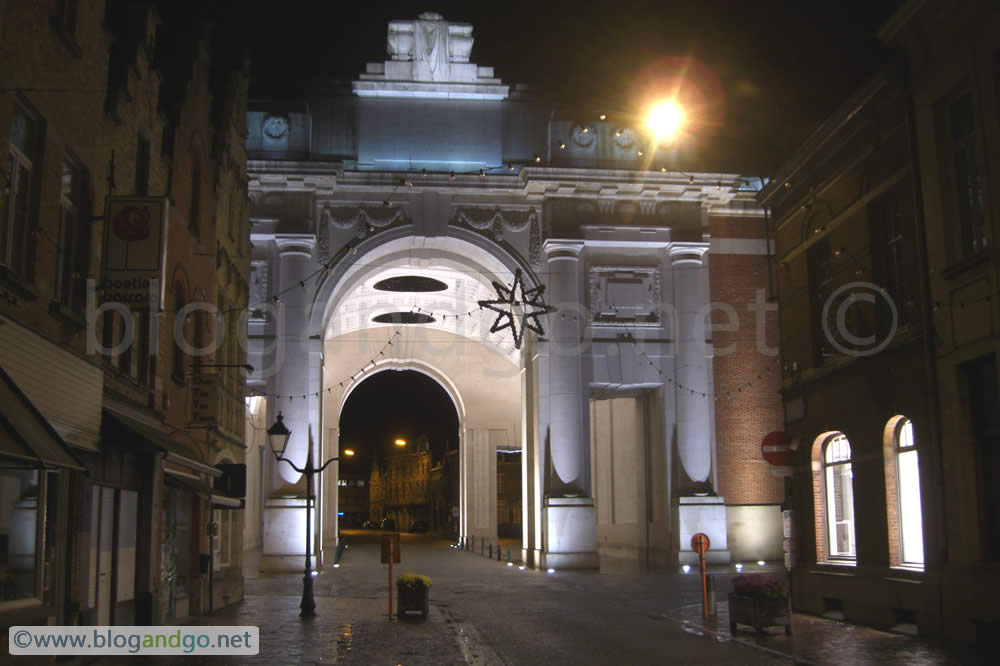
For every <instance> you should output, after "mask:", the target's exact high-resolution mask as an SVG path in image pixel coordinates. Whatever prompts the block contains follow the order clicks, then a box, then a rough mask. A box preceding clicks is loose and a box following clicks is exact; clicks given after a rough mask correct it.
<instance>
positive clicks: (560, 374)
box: [542, 241, 599, 569]
mask: <svg viewBox="0 0 1000 666" xmlns="http://www.w3.org/2000/svg"><path fill="white" fill-rule="evenodd" d="M544 249H545V252H546V254H547V255H548V268H549V278H548V279H549V281H548V285H547V288H546V296H547V302H549V303H551V304H553V305H555V306H556V307H557V308H559V312H558V313H556V314H554V315H551V316H549V317H548V322H549V327H550V330H549V336H548V337H549V343H548V345H546V346H547V348H548V352H549V354H548V366H549V373H548V385H547V389H548V403H549V419H548V421H549V427H548V433H547V434H548V437H547V440H548V441H547V442H546V446H545V450H546V453H547V457H548V459H549V461H550V464H551V467H548V466H543V469H542V473H543V474H548V475H549V476H548V483H547V484H546V486H545V502H544V505H545V506H544V536H545V563H544V566H546V567H553V568H564V569H565V568H592V567H597V566H598V565H599V562H598V557H597V518H596V515H595V512H594V500H593V498H592V496H591V484H590V442H589V439H588V438H587V437H586V436H585V435H586V432H587V430H586V427H585V425H584V417H585V415H586V413H587V412H586V409H585V407H586V401H587V397H588V395H587V394H588V391H587V387H586V386H584V382H583V371H582V359H581V352H582V347H581V344H582V339H583V326H584V308H583V304H584V293H583V288H582V284H583V279H582V266H581V263H580V252H581V251H582V250H583V243H582V242H581V241H547V242H546V243H545V247H544Z"/></svg>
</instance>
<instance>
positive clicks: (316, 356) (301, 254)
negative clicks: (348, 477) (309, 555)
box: [261, 234, 323, 571]
mask: <svg viewBox="0 0 1000 666" xmlns="http://www.w3.org/2000/svg"><path fill="white" fill-rule="evenodd" d="M274 241H275V243H276V244H277V246H278V253H279V256H278V266H277V270H276V271H275V272H276V274H277V278H278V279H277V281H276V282H277V283H276V284H275V290H274V293H276V294H277V293H278V292H281V291H284V290H286V289H288V291H286V292H285V293H283V294H281V296H280V301H281V303H280V304H279V305H278V306H277V307H278V313H277V323H278V325H277V329H276V331H275V337H276V338H277V340H276V342H277V348H276V351H275V355H276V356H275V365H276V373H275V376H274V378H273V380H272V387H273V388H272V393H273V394H274V395H276V396H279V397H278V398H277V399H276V400H275V404H274V405H273V407H271V408H270V409H268V412H269V413H268V422H267V426H268V427H269V426H270V425H272V424H273V423H274V419H275V418H276V416H277V414H278V412H279V411H280V412H281V414H282V416H283V417H284V422H285V426H286V427H288V429H289V430H291V432H292V434H291V437H290V438H289V440H288V446H287V448H286V449H285V457H286V458H288V459H290V460H291V461H293V462H294V463H295V464H296V465H298V466H299V467H304V466H305V462H306V450H307V447H308V443H309V433H310V431H311V432H312V438H313V456H315V457H314V460H315V461H316V462H317V463H318V464H321V463H322V462H323V461H322V460H320V459H319V453H320V451H319V443H320V437H321V434H320V432H319V412H320V402H321V401H320V398H318V397H317V396H316V395H315V394H316V393H317V392H318V391H319V389H320V374H321V369H322V341H321V340H311V339H310V338H309V308H310V304H311V302H312V296H313V291H312V287H313V286H314V284H313V283H314V280H310V279H309V277H310V276H311V275H312V274H313V273H314V272H315V271H316V270H317V268H319V265H318V264H317V263H316V262H315V261H314V260H313V246H314V245H315V242H316V239H315V237H314V236H313V235H312V234H285V235H278V236H275V239H274ZM300 283H304V284H306V285H307V286H308V287H309V288H308V289H304V288H302V287H301V284H300ZM271 469H272V474H271V488H270V489H269V492H268V495H267V496H266V498H265V506H264V515H263V520H262V522H263V525H262V529H263V534H262V541H263V553H262V558H261V569H262V570H265V571H275V570H292V571H297V570H301V568H302V555H303V554H304V553H305V532H306V530H305V525H306V518H305V513H306V507H305V498H304V483H303V484H302V485H303V487H302V488H301V489H297V490H296V491H295V494H296V496H295V497H275V494H281V495H288V494H292V491H291V489H290V488H289V486H290V484H296V483H298V482H299V481H300V480H301V475H300V474H299V473H298V472H296V471H295V470H294V469H292V467H291V466H290V465H288V464H287V463H284V462H279V463H276V464H274V465H273V466H272V468H271ZM314 481H318V479H316V478H314ZM282 489H284V490H282ZM314 508H316V509H317V510H316V511H313V513H312V521H311V522H312V534H313V535H314V539H315V541H314V543H313V552H314V553H318V549H317V548H316V546H317V545H318V543H319V542H320V541H321V538H320V537H319V535H320V534H321V532H320V529H318V528H319V516H320V512H319V511H318V509H319V507H318V506H315V507H314ZM313 566H315V564H314V565H313Z"/></svg>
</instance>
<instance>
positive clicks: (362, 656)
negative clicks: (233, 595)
mask: <svg viewBox="0 0 1000 666" xmlns="http://www.w3.org/2000/svg"><path fill="white" fill-rule="evenodd" d="M332 579H333V577H332V576H326V575H320V576H318V577H317V578H316V579H315V600H316V617H314V618H311V619H308V620H306V619H302V618H300V617H299V602H300V601H301V590H302V577H301V576H297V575H272V576H262V577H260V578H255V579H247V582H246V597H245V598H244V599H243V601H241V602H240V603H237V604H233V605H232V606H228V607H226V608H223V609H220V610H217V611H216V612H215V613H213V614H212V615H207V616H199V617H193V618H189V619H188V621H187V622H186V624H194V625H216V626H225V625H234V626H235V625H253V626H257V627H259V628H260V654H257V655H255V656H185V657H183V664H184V666H220V665H227V666H228V665H232V666H236V665H237V664H274V665H286V664H287V665H292V664H304V665H306V666H313V665H327V664H355V665H358V666H360V665H364V666H369V665H372V664H385V665H390V664H391V665H393V666H394V665H395V664H407V665H408V666H430V665H432V664H448V665H451V664H466V663H470V661H469V660H467V658H466V656H465V655H463V650H462V649H461V647H460V644H459V641H458V639H457V637H456V630H455V629H453V626H452V625H453V623H452V621H451V620H450V619H449V618H447V617H446V616H445V614H446V612H447V611H444V612H443V611H442V608H441V606H440V605H436V604H432V605H431V609H430V614H429V615H428V617H427V619H426V620H420V619H419V616H417V618H416V619H412V620H411V619H406V620H403V621H400V620H397V619H396V617H395V616H393V617H391V618H389V617H388V611H389V608H388V602H387V600H386V598H385V596H384V595H383V596H382V597H379V598H375V597H372V598H350V597H334V596H333V594H332V590H331V586H332V583H333V581H332ZM78 659H79V661H76V660H74V662H73V663H78V664H86V666H104V665H106V664H107V665H111V664H117V665H125V664H129V665H131V666H135V664H136V663H137V661H136V659H135V657H129V656H115V657H80V658H78ZM179 659H180V658H179V657H176V656H146V657H143V658H142V663H143V664H153V665H166V664H176V663H178V662H179ZM17 663H27V662H20V661H19V662H17ZM38 663H41V662H38ZM49 663H51V661H50V662H49ZM479 663H482V662H479Z"/></svg>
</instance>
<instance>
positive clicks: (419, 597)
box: [396, 583, 430, 620]
mask: <svg viewBox="0 0 1000 666" xmlns="http://www.w3.org/2000/svg"><path fill="white" fill-rule="evenodd" d="M429 599H430V590H429V589H428V588H426V587H424V586H422V585H412V586H411V585H403V584H401V583H397V584H396V600H397V609H396V617H398V618H399V619H403V617H404V616H405V615H406V613H407V612H408V611H415V612H418V613H420V614H421V616H422V617H423V619H425V620H426V619H427V611H428V609H429Z"/></svg>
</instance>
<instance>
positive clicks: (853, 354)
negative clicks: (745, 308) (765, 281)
mask: <svg viewBox="0 0 1000 666" xmlns="http://www.w3.org/2000/svg"><path fill="white" fill-rule="evenodd" d="M879 38H880V39H881V40H882V41H883V42H884V43H885V44H886V45H887V46H889V47H891V48H892V49H893V50H894V51H895V52H896V55H897V58H896V59H895V60H896V62H895V63H894V64H893V65H891V66H889V67H888V68H887V69H886V70H884V71H883V72H881V73H879V74H878V75H877V76H875V77H874V78H873V79H872V80H871V81H870V82H869V83H868V84H867V85H866V86H864V87H863V88H861V89H859V90H858V91H857V92H856V93H855V94H854V95H853V96H852V98H851V99H850V100H848V101H847V102H846V103H845V104H844V106H843V107H842V108H841V109H840V110H839V111H838V112H837V113H835V114H833V115H832V116H831V117H830V118H829V119H828V120H827V121H826V122H825V123H824V125H823V126H821V127H820V128H819V130H817V132H816V134H815V135H814V136H813V137H812V138H811V139H809V140H808V141H807V142H806V143H805V144H804V145H803V147H802V149H801V150H800V152H799V153H798V155H797V156H796V157H795V158H793V160H792V161H791V162H790V163H789V164H787V165H786V167H785V168H784V170H783V171H782V172H781V173H780V174H779V176H778V177H777V178H776V179H775V180H774V182H772V183H771V184H770V185H769V186H768V187H767V188H766V189H765V190H764V191H763V192H762V193H761V197H760V198H761V201H762V202H764V203H765V204H766V205H768V206H769V207H770V208H771V209H772V211H773V213H774V222H775V228H776V231H775V234H776V239H777V259H778V261H779V266H780V268H779V269H778V271H777V273H778V293H779V302H780V305H781V310H780V311H781V318H782V321H781V334H782V335H781V358H782V368H783V378H784V381H783V395H784V403H785V423H786V428H785V429H786V430H787V431H788V432H789V433H790V435H791V436H792V437H794V438H795V439H797V440H798V442H799V448H798V450H797V451H796V453H795V455H796V465H795V477H794V499H793V507H794V511H795V518H794V527H795V542H796V548H795V551H796V554H797V558H798V561H797V564H796V567H795V569H794V571H793V576H794V583H795V584H794V585H793V590H794V595H795V599H794V604H795V605H796V606H797V607H798V608H801V609H803V610H807V611H811V612H816V613H827V614H835V615H837V616H841V617H845V618H847V619H848V620H851V621H856V622H861V623H866V624H872V625H876V626H880V627H894V626H895V627H900V628H905V629H914V628H915V629H916V630H918V631H919V632H921V633H929V634H944V635H947V636H949V637H954V638H961V639H973V638H976V639H978V640H981V641H982V642H983V643H984V645H985V644H987V643H989V644H992V641H993V640H994V633H995V632H994V629H995V628H996V626H997V623H998V621H1000V615H998V614H997V606H996V603H995V599H996V595H997V592H998V587H997V585H998V578H997V576H996V572H995V569H996V567H995V562H996V560H997V559H998V557H1000V551H998V550H997V548H996V544H997V543H998V537H997V535H998V534H1000V522H998V516H1000V513H998V511H997V510H996V507H997V506H998V502H997V496H996V491H995V490H993V489H994V488H995V486H996V484H995V483H994V481H993V478H994V477H995V475H996V472H997V469H998V468H997V460H998V456H997V454H996V451H997V450H998V447H997V441H998V438H997V428H996V418H995V415H996V414H997V413H998V398H997V380H996V376H997V359H996V356H997V345H998V339H997V334H996V331H997V330H998V329H997V312H996V309H995V308H994V307H993V306H992V305H991V304H992V303H995V302H996V300H997V296H998V294H997V287H996V284H997V279H996V278H997V267H996V261H995V259H994V258H993V250H991V249H990V248H991V247H992V246H993V245H994V239H995V233H996V228H997V227H996V222H997V219H998V213H997V210H998V209H997V198H996V197H995V196H993V194H994V193H995V192H997V191H998V189H1000V185H998V180H997V178H998V177H1000V175H998V174H997V173H996V169H995V165H992V164H991V162H990V160H989V159H988V156H989V155H991V154H996V153H997V148H996V147H997V140H998V136H1000V126H998V125H997V120H996V118H997V114H996V109H997V104H998V91H997V87H996V85H995V84H996V74H997V71H998V62H1000V61H998V60H997V50H996V44H997V41H998V38H1000V12H998V11H997V8H996V7H995V6H994V5H993V4H992V3H987V2H976V1H968V2H960V3H956V4H953V5H949V6H948V7H944V6H939V5H935V4H933V3H928V2H922V1H920V0H913V1H909V2H905V3H903V5H902V6H901V7H900V8H899V9H898V11H897V12H896V14H895V15H894V16H893V17H892V18H891V19H890V20H889V21H888V22H887V23H886V25H885V26H884V27H883V28H882V30H881V32H880V33H879ZM852 293H853V294H854V296H853V300H852V297H851V294H852Z"/></svg>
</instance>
